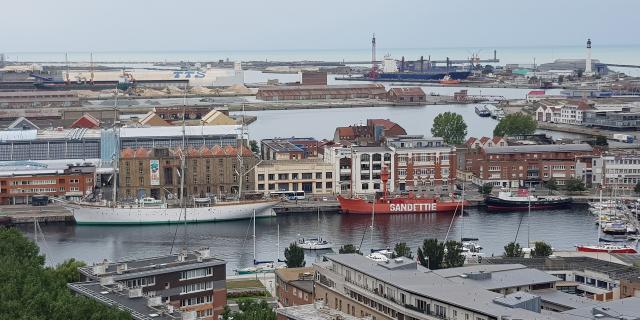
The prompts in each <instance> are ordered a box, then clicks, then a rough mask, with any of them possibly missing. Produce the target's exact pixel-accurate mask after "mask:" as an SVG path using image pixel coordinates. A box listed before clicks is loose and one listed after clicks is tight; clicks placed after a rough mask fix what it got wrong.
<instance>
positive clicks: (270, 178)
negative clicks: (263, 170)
mask: <svg viewBox="0 0 640 320" xmlns="http://www.w3.org/2000/svg"><path fill="white" fill-rule="evenodd" d="M267 178H269V180H275V179H276V175H275V174H273V173H272V174H269V175H267Z"/></svg>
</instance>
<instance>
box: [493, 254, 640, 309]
mask: <svg viewBox="0 0 640 320" xmlns="http://www.w3.org/2000/svg"><path fill="white" fill-rule="evenodd" d="M483 263H489V264H514V263H517V264H522V265H525V266H527V267H529V268H535V269H538V270H542V271H544V272H546V273H548V274H550V275H552V276H554V277H556V278H559V279H560V281H558V282H556V285H555V288H556V289H557V290H558V291H562V292H564V293H569V294H576V295H580V296H583V297H586V298H588V299H591V300H595V301H608V300H617V299H620V298H624V297H628V296H630V295H629V294H630V293H631V289H629V288H630V286H629V287H628V289H627V293H626V295H625V293H623V292H621V286H622V283H623V282H626V283H628V282H629V281H634V279H638V277H640V271H638V269H637V268H634V267H632V266H625V265H622V264H618V263H615V262H609V261H603V260H598V259H595V258H591V257H585V256H571V257H560V256H556V257H547V258H488V259H483Z"/></svg>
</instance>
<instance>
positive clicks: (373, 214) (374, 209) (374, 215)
mask: <svg viewBox="0 0 640 320" xmlns="http://www.w3.org/2000/svg"><path fill="white" fill-rule="evenodd" d="M375 217H376V196H375V194H374V195H373V202H372V203H371V248H373V222H374V220H375Z"/></svg>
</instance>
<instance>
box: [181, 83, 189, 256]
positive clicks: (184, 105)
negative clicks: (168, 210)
mask: <svg viewBox="0 0 640 320" xmlns="http://www.w3.org/2000/svg"><path fill="white" fill-rule="evenodd" d="M186 114H187V85H186V84H185V86H184V98H183V102H182V152H180V208H182V212H183V215H184V249H185V250H187V204H186V201H185V199H184V175H185V172H184V171H185V167H186V165H187V164H186V162H187V156H186V151H187V133H186V128H185V122H186Z"/></svg>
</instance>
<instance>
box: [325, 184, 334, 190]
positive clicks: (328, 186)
mask: <svg viewBox="0 0 640 320" xmlns="http://www.w3.org/2000/svg"><path fill="white" fill-rule="evenodd" d="M325 186H326V188H327V189H331V188H333V183H331V182H327V183H326V184H325Z"/></svg>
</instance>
